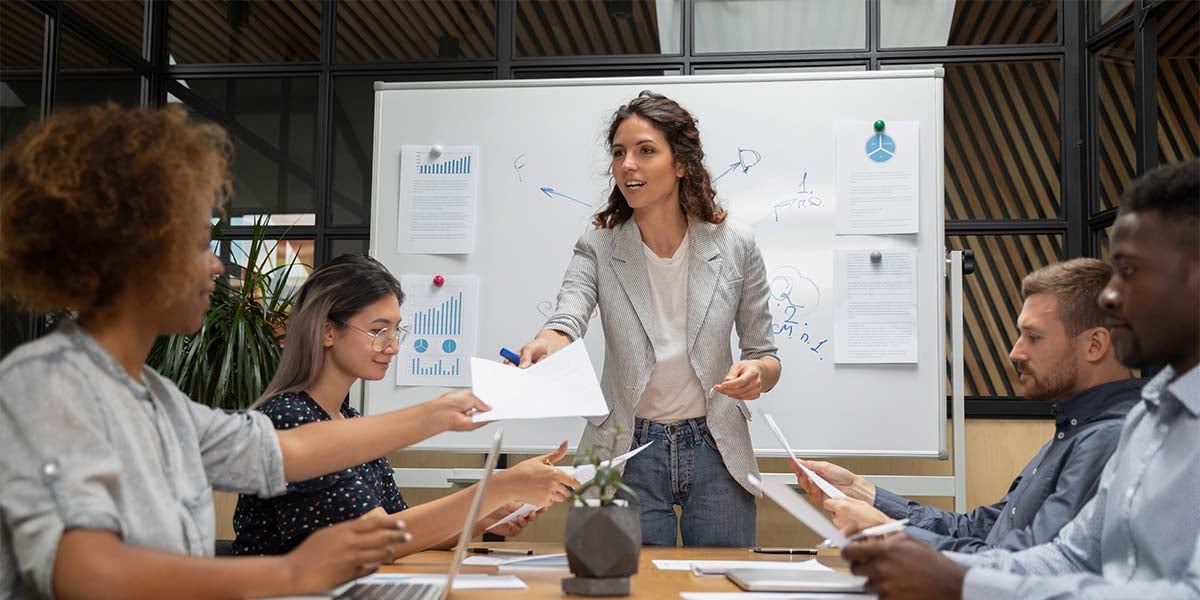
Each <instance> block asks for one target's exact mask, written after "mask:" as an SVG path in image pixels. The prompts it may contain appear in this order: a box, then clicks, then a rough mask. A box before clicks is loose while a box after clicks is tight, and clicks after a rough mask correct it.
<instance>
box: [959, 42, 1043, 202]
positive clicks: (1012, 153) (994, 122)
mask: <svg viewBox="0 0 1200 600" xmlns="http://www.w3.org/2000/svg"><path fill="white" fill-rule="evenodd" d="M1058 89H1059V71H1058V63H1057V62H1056V61H1029V62H995V63H949V64H947V65H946V78H945V99H944V102H945V118H946V123H945V133H944V137H943V143H944V145H945V159H946V172H945V186H946V219H1054V218H1057V217H1058V216H1059V215H1060V213H1061V211H1062V201H1061V190H1060V189H1059V182H1060V172H1061V168H1062V165H1061V148H1060V146H1061V138H1060V136H1061V130H1060V128H1059V114H1058V104H1059V98H1058V93H1059V92H1058Z"/></svg>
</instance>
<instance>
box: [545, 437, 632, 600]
mask: <svg viewBox="0 0 1200 600" xmlns="http://www.w3.org/2000/svg"><path fill="white" fill-rule="evenodd" d="M619 433H620V428H619V427H618V428H614V429H613V431H612V445H611V446H610V447H609V448H608V449H607V456H600V455H599V454H598V453H597V452H596V448H594V447H593V448H591V449H589V450H588V452H587V455H586V462H587V463H590V464H591V465H592V466H593V467H594V468H595V469H596V475H595V477H593V478H592V479H591V481H588V482H587V483H585V484H583V485H582V486H581V487H580V488H579V489H577V490H573V492H572V494H573V495H574V496H575V505H574V506H572V507H571V509H570V511H569V512H568V513H567V531H566V534H565V536H564V538H565V545H566V550H567V563H568V565H569V566H570V568H571V573H573V574H574V575H575V577H569V578H567V579H563V582H562V589H563V592H565V593H567V594H575V595H579V596H628V595H629V577H630V576H631V575H634V574H636V573H637V571H638V557H639V555H640V553H641V548H642V524H641V515H640V513H639V510H638V507H637V506H636V505H635V506H629V503H628V502H626V501H625V500H624V499H618V498H617V497H616V495H617V493H618V492H624V493H625V495H626V496H628V497H629V498H630V499H632V500H634V501H636V500H637V494H636V493H634V491H633V490H631V489H629V486H627V485H625V483H624V482H622V481H621V472H620V470H619V468H618V467H616V466H613V465H612V464H611V459H612V457H614V456H616V454H617V453H616V450H617V437H618V435H619ZM591 490H595V492H596V493H595V494H594V496H595V497H592V498H588V497H586V494H587V492H589V491H591Z"/></svg>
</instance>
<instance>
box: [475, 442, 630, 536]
mask: <svg viewBox="0 0 1200 600" xmlns="http://www.w3.org/2000/svg"><path fill="white" fill-rule="evenodd" d="M653 443H654V442H646V443H645V444H642V445H641V446H638V447H637V448H634V449H633V450H630V451H629V452H626V453H625V454H622V455H620V456H618V457H616V458H613V459H611V460H606V461H604V462H601V463H600V465H601V466H609V465H610V464H611V465H620V464H622V463H624V462H625V461H627V460H629V459H631V458H633V457H634V456H637V454H638V453H639V452H641V451H642V450H645V449H646V448H648V447H650V444H653ZM558 469H559V470H560V471H563V472H565V473H566V474H568V475H571V476H573V477H575V480H576V481H578V482H579V483H580V485H582V484H585V483H587V482H589V481H591V480H592V479H593V478H594V477H596V467H594V466H592V465H579V466H578V467H558ZM540 508H542V507H540V506H538V505H536V504H525V505H523V506H522V507H521V508H518V509H517V510H515V511H513V512H512V513H510V514H509V515H508V516H507V517H504V518H503V519H501V520H499V521H496V523H494V524H493V525H492V526H491V527H488V528H487V530H488V531H491V530H492V529H495V528H497V527H499V526H501V525H505V524H507V523H512V522H513V521H516V520H517V519H520V518H521V517H524V516H525V515H528V514H530V513H532V512H534V511H536V510H538V509H540Z"/></svg>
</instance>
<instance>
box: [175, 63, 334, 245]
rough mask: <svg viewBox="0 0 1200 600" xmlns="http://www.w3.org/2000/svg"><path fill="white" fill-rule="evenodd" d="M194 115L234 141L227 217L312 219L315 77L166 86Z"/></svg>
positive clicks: (194, 81)
mask: <svg viewBox="0 0 1200 600" xmlns="http://www.w3.org/2000/svg"><path fill="white" fill-rule="evenodd" d="M172 84H173V85H172V92H173V94H172V96H171V99H172V100H174V101H180V100H182V101H183V102H184V103H186V104H187V105H188V108H189V109H190V110H191V111H192V112H193V113H194V114H197V115H198V116H199V117H200V118H204V119H209V120H212V121H216V122H218V123H220V124H221V125H223V126H225V128H226V129H228V130H229V133H230V136H231V137H232V139H233V143H234V158H233V187H234V190H233V198H232V200H231V201H230V203H229V205H228V206H226V207H225V209H226V214H227V215H228V216H229V217H230V218H233V219H237V218H238V217H249V216H252V215H259V214H271V215H280V218H284V217H283V215H288V217H287V218H286V220H288V221H289V222H292V223H297V224H304V223H310V224H311V223H314V222H315V219H316V197H315V193H314V188H315V186H316V160H315V156H316V148H315V145H316V141H315V140H316V133H315V132H316V127H317V80H316V78H310V77H305V78H299V77H297V78H252V79H189V80H187V81H183V80H179V81H176V82H172Z"/></svg>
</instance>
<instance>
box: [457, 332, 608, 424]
mask: <svg viewBox="0 0 1200 600" xmlns="http://www.w3.org/2000/svg"><path fill="white" fill-rule="evenodd" d="M471 387H472V388H473V389H474V392H475V395H476V396H479V399H480V400H483V401H484V402H486V403H487V404H489V405H491V407H492V410H489V411H487V412H482V413H478V414H476V415H475V417H474V419H475V422H476V423H484V422H487V421H500V420H503V419H547V418H550V417H595V416H599V415H606V414H608V403H606V402H605V401H604V394H603V393H602V392H601V391H600V381H599V380H598V379H596V371H595V370H594V369H593V368H592V359H591V358H588V352H587V346H584V345H583V340H576V341H574V342H572V343H571V344H570V345H568V346H567V347H566V348H563V349H562V350H559V351H558V352H555V353H554V354H551V355H550V356H548V357H546V358H545V359H543V360H542V361H541V362H539V363H537V364H535V365H533V366H531V367H529V368H528V369H518V368H516V367H513V366H512V365H505V364H502V363H500V362H497V361H492V360H487V359H483V358H478V357H472V358H471Z"/></svg>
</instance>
